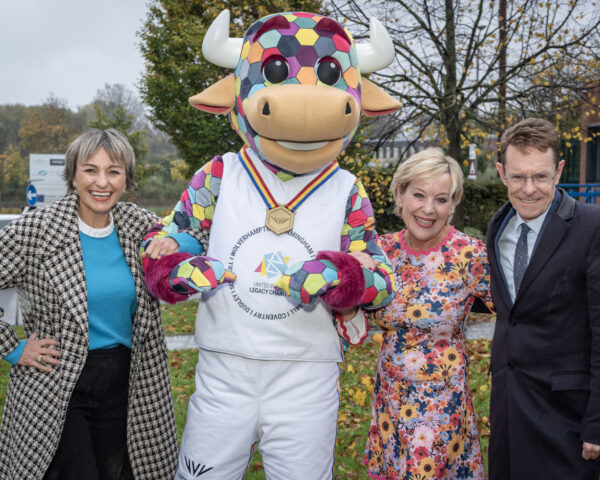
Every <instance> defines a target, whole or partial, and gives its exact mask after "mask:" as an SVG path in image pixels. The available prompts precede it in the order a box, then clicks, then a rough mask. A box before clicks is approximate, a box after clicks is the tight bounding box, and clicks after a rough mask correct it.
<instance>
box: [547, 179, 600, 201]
mask: <svg viewBox="0 0 600 480" xmlns="http://www.w3.org/2000/svg"><path fill="white" fill-rule="evenodd" d="M557 186H558V187H561V188H564V189H565V190H566V191H567V193H568V194H569V195H570V196H571V197H573V198H583V201H584V202H585V203H598V198H600V183H559V184H558V185H557Z"/></svg>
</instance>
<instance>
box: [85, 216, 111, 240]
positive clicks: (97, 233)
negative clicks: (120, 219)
mask: <svg viewBox="0 0 600 480" xmlns="http://www.w3.org/2000/svg"><path fill="white" fill-rule="evenodd" d="M109 218H110V222H109V223H108V225H107V226H106V227H102V228H94V227H90V226H89V225H88V224H87V223H85V222H84V221H83V220H82V219H81V217H77V220H78V221H79V231H80V232H81V233H84V234H85V235H87V236H88V237H93V238H104V237H108V236H109V235H110V234H111V233H112V232H113V230H114V229H115V221H114V219H113V215H112V213H109Z"/></svg>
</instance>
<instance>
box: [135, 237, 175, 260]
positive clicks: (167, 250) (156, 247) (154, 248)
mask: <svg viewBox="0 0 600 480" xmlns="http://www.w3.org/2000/svg"><path fill="white" fill-rule="evenodd" d="M178 251H179V244H178V243H177V242H176V241H175V240H174V239H172V238H171V237H169V238H157V239H155V240H152V241H151V242H150V244H149V245H148V248H146V250H145V251H144V253H142V255H141V258H146V257H148V258H151V259H152V260H156V259H157V258H162V257H164V256H165V255H171V254H172V253H177V252H178Z"/></svg>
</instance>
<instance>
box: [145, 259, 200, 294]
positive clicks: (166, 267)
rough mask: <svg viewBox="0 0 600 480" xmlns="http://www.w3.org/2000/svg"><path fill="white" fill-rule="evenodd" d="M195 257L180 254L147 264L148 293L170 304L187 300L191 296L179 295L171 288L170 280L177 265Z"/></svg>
mask: <svg viewBox="0 0 600 480" xmlns="http://www.w3.org/2000/svg"><path fill="white" fill-rule="evenodd" d="M193 256H194V255H191V254H189V253H183V252H180V253H174V254H172V255H167V256H165V257H162V258H159V259H157V260H150V261H148V262H147V263H145V267H144V270H145V273H146V286H147V287H148V291H149V292H150V293H151V294H152V295H154V296H155V297H156V298H159V299H160V300H164V301H165V302H168V303H177V302H184V301H185V300H187V299H188V297H189V295H183V294H181V293H177V292H175V291H174V290H173V289H172V288H171V287H170V286H169V278H170V277H171V272H172V271H173V269H174V268H175V267H176V266H177V265H179V264H180V263H181V262H183V261H184V260H187V259H188V258H191V257H193Z"/></svg>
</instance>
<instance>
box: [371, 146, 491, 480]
mask: <svg viewBox="0 0 600 480" xmlns="http://www.w3.org/2000/svg"><path fill="white" fill-rule="evenodd" d="M462 178H463V175H462V172H461V170H460V167H459V166H458V164H457V163H456V161H455V160H454V159H452V158H450V157H448V156H445V155H444V153H443V151H442V150H440V149H427V150H424V151H422V152H420V153H418V154H416V155H414V156H412V157H411V158H409V159H408V160H406V161H405V162H403V163H402V164H400V166H399V168H398V170H397V172H396V174H395V175H394V178H393V180H392V191H393V193H394V198H395V202H396V206H397V209H396V213H397V214H399V215H400V216H401V218H402V220H403V221H404V223H405V225H406V228H405V229H404V230H402V231H400V232H397V233H393V234H389V235H385V236H383V237H381V244H382V247H383V249H384V251H385V252H386V254H387V255H388V257H389V259H390V260H391V261H392V265H393V269H394V274H395V281H396V286H397V288H398V294H397V295H396V298H395V299H394V301H393V302H392V303H391V304H389V305H388V306H387V307H386V308H384V309H382V310H379V311H378V312H376V313H375V314H374V317H375V321H376V322H377V323H379V324H380V325H381V326H382V327H383V328H384V332H385V333H384V336H383V345H382V346H381V352H380V354H379V360H378V364H377V374H376V379H375V390H374V394H373V406H372V418H371V428H370V431H369V438H368V441H367V446H366V450H365V458H364V463H365V464H366V465H367V467H368V474H369V477H370V478H374V479H385V480H396V479H404V480H424V479H429V478H432V479H448V480H450V479H460V480H462V479H483V478H485V471H484V466H483V461H482V456H481V448H480V445H479V437H478V433H477V425H476V423H475V413H474V411H473V404H472V402H471V396H470V394H469V386H468V382H467V355H466V352H465V343H464V327H465V318H466V317H467V315H468V314H469V311H470V310H471V306H472V304H473V301H474V298H475V297H480V298H481V299H483V300H484V302H486V304H487V305H488V306H489V307H491V306H492V305H491V300H490V297H489V266H488V262H487V254H486V249H485V245H484V244H483V243H482V242H480V241H479V240H476V239H474V238H471V237H469V236H468V235H465V234H464V233H462V232H459V231H457V230H455V229H454V227H452V226H451V225H450V224H449V221H450V219H451V218H452V215H453V214H454V209H455V208H456V205H457V204H458V203H459V201H460V198H461V195H462V182H463V181H462Z"/></svg>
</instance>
